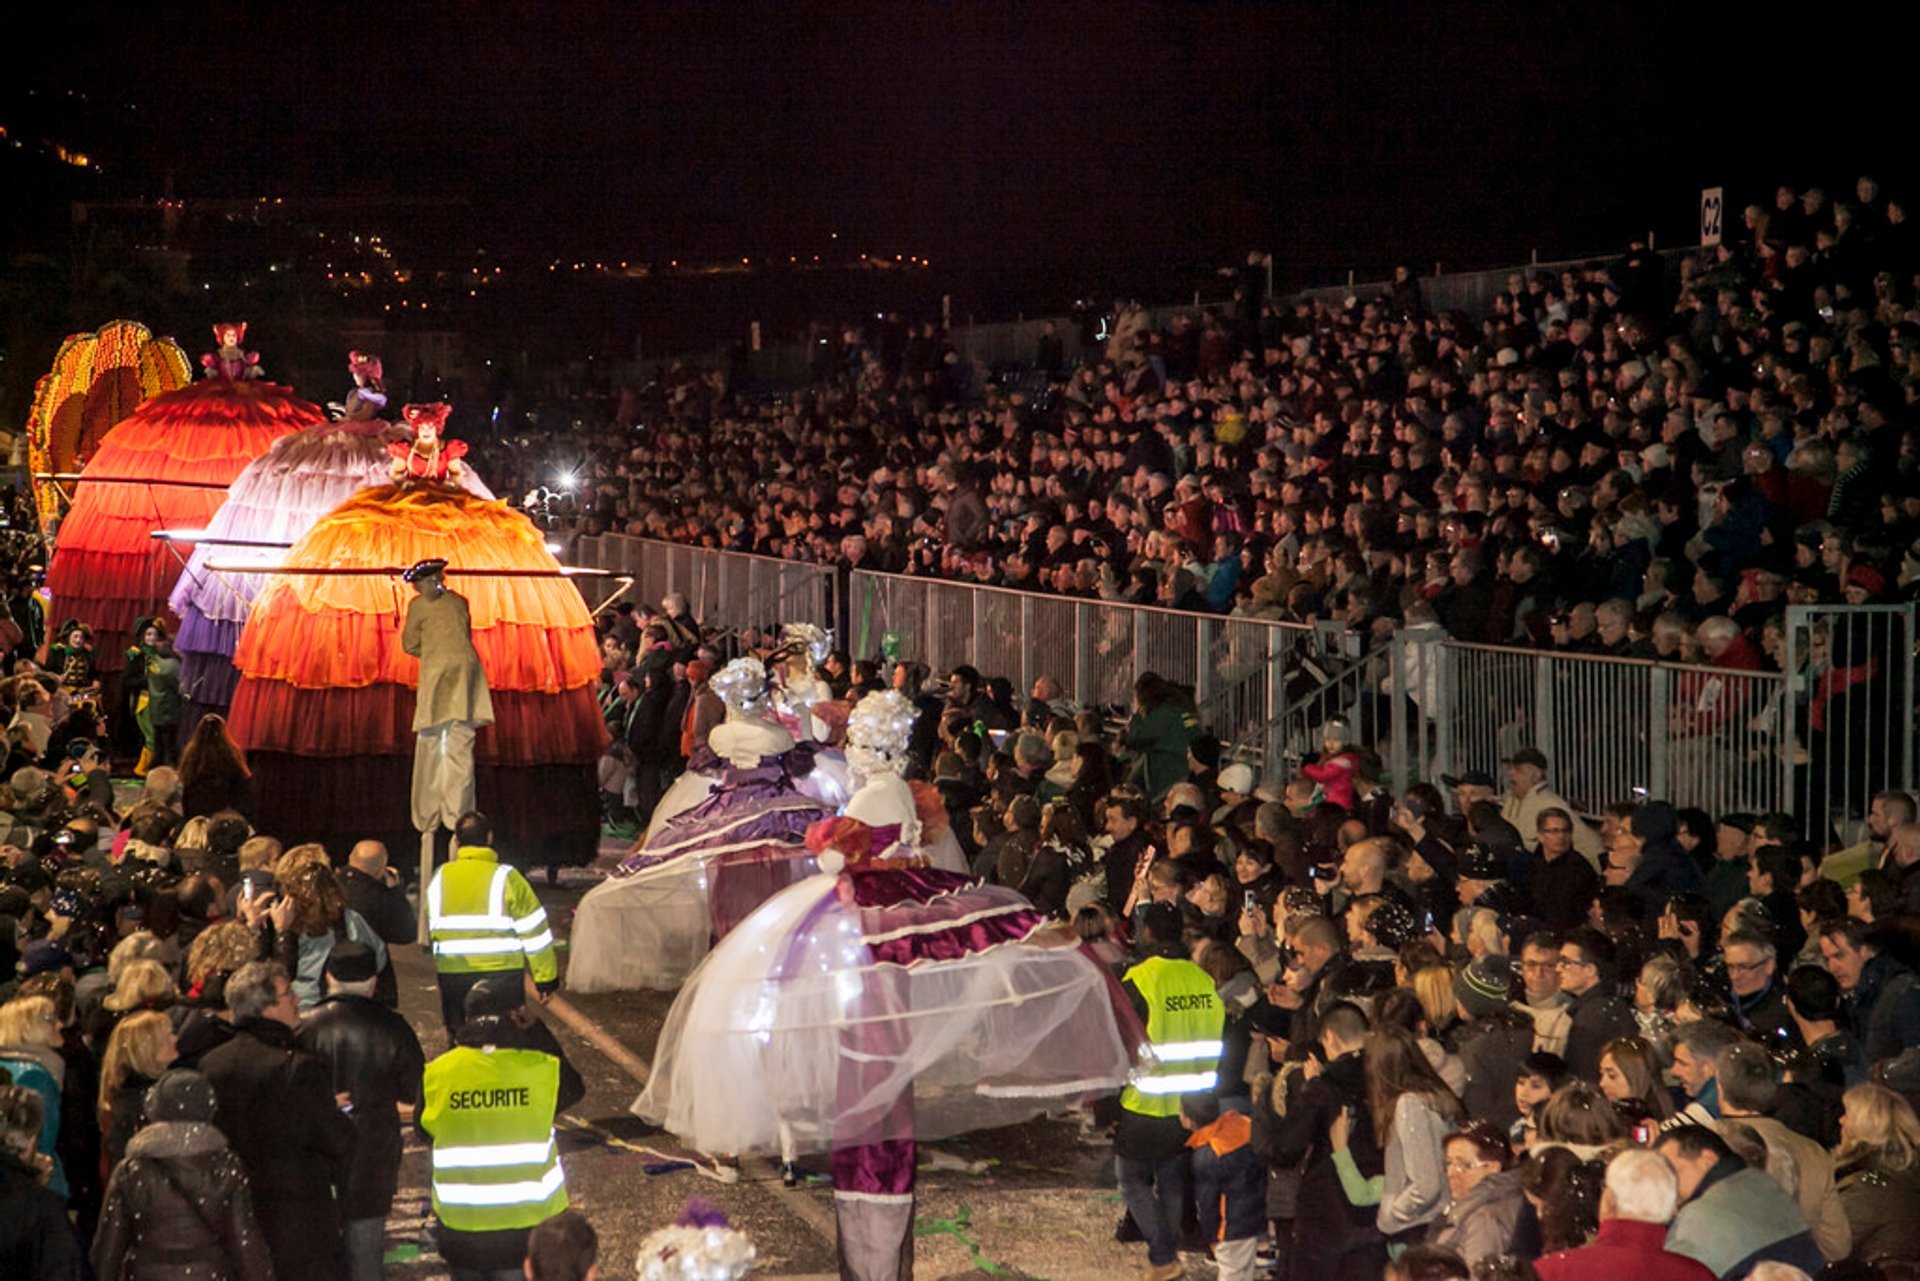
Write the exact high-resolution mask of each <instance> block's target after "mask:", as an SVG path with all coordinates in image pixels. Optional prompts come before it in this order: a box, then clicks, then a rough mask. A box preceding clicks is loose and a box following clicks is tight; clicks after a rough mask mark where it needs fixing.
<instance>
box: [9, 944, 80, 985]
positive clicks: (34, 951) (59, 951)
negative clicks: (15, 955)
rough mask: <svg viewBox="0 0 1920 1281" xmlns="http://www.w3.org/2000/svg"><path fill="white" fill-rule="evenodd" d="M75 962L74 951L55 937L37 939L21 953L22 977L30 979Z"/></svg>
mask: <svg viewBox="0 0 1920 1281" xmlns="http://www.w3.org/2000/svg"><path fill="white" fill-rule="evenodd" d="M72 964H73V953H71V952H69V951H67V949H66V948H65V947H63V946H61V945H60V944H59V943H57V942H55V941H54V940H53V939H35V940H34V941H33V942H31V943H29V944H27V947H26V950H25V951H24V952H22V953H21V954H20V977H21V978H23V979H30V978H32V977H33V976H34V975H36V974H50V973H52V972H53V971H55V970H61V969H65V968H66V967H67V966H69V965H72Z"/></svg>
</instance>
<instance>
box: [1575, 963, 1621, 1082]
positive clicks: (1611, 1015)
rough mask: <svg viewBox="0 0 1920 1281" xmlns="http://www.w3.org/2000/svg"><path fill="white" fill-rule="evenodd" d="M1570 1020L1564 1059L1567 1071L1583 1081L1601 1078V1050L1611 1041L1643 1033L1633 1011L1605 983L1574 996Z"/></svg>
mask: <svg viewBox="0 0 1920 1281" xmlns="http://www.w3.org/2000/svg"><path fill="white" fill-rule="evenodd" d="M1567 1017H1568V1019H1569V1020H1570V1022H1569V1026H1568V1028H1567V1048H1566V1052H1565V1054H1564V1056H1563V1057H1565V1059H1566V1060H1567V1069H1568V1070H1569V1071H1570V1072H1572V1073H1573V1074H1574V1075H1575V1076H1577V1077H1579V1078H1580V1079H1581V1080H1583V1081H1597V1080H1599V1079H1600V1051H1601V1050H1602V1049H1604V1048H1605V1047H1606V1044H1607V1042H1608V1041H1611V1040H1614V1039H1615V1038H1617V1037H1622V1036H1632V1035H1633V1034H1634V1033H1635V1032H1637V1031H1639V1024H1637V1023H1635V1022H1634V1020H1633V1010H1632V1009H1631V1008H1630V1007H1629V1006H1628V1005H1627V1003H1626V1002H1624V1001H1622V1000H1621V999H1620V998H1619V997H1617V996H1614V995H1613V994H1612V993H1611V992H1610V991H1609V990H1608V985H1607V984H1605V983H1599V984H1595V985H1594V986H1593V987H1590V988H1588V989H1587V990H1586V991H1585V992H1582V993H1581V994H1580V995H1579V996H1576V997H1574V998H1573V1004H1571V1005H1569V1006H1568V1007H1567Z"/></svg>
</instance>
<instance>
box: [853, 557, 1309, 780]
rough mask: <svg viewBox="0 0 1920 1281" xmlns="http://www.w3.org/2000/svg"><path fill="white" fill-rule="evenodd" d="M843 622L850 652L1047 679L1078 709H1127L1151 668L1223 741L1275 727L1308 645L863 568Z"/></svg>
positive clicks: (1305, 636) (1273, 630) (1262, 625)
mask: <svg viewBox="0 0 1920 1281" xmlns="http://www.w3.org/2000/svg"><path fill="white" fill-rule="evenodd" d="M847 622H848V628H849V634H848V637H847V639H848V642H849V644H850V646H851V647H852V649H853V652H854V653H856V654H871V653H874V652H877V651H879V650H880V649H881V648H882V647H883V643H884V644H885V647H886V648H888V649H889V650H890V651H891V652H893V653H894V654H895V655H896V656H898V657H900V658H913V659H918V660H919V661H921V662H923V663H926V664H927V665H928V666H929V667H931V668H933V669H934V670H935V671H936V672H938V671H943V670H948V669H951V668H953V667H956V666H958V665H960V664H962V663H970V664H972V665H973V666H975V667H977V668H979V669H980V671H982V672H983V673H986V674H988V675H998V676H1005V677H1007V678H1008V679H1009V680H1012V681H1015V682H1017V683H1018V685H1019V688H1020V689H1021V690H1022V691H1024V690H1026V689H1028V688H1030V687H1031V686H1032V684H1033V682H1034V680H1036V679H1037V678H1039V677H1041V676H1048V677H1052V678H1053V679H1054V680H1056V681H1058V682H1059V683H1060V685H1061V687H1062V689H1064V690H1066V691H1067V692H1069V693H1071V694H1072V696H1073V697H1074V698H1076V699H1078V700H1079V701H1080V702H1082V703H1086V704H1089V705H1092V704H1117V705H1119V706H1121V707H1126V706H1129V705H1131V703H1132V701H1133V683H1134V681H1135V680H1136V679H1137V678H1138V677H1139V676H1141V675H1142V674H1144V673H1146V672H1156V673H1158V674H1159V675H1161V676H1163V677H1165V678H1166V679H1168V680H1170V681H1173V682H1175V683H1176V684H1180V685H1186V686H1188V687H1190V688H1191V689H1192V690H1193V692H1194V701H1195V702H1196V703H1197V704H1198V705H1199V708H1200V718H1201V722H1202V724H1204V725H1206V726H1207V728H1208V729H1210V730H1211V731H1212V732H1213V733H1215V734H1218V735H1219V736H1220V737H1221V738H1222V739H1224V740H1227V741H1229V742H1232V741H1235V740H1237V739H1241V738H1243V737H1245V736H1248V735H1253V736H1255V737H1256V738H1264V737H1265V736H1267V735H1268V734H1269V727H1270V726H1271V727H1275V728H1274V729H1273V730H1272V732H1273V733H1278V732H1279V731H1278V729H1277V727H1278V726H1279V724H1280V723H1281V721H1282V712H1283V710H1284V708H1285V706H1286V704H1287V702H1288V691H1287V686H1288V682H1289V681H1290V680H1295V679H1299V678H1301V676H1302V675H1303V673H1304V672H1305V671H1306V670H1308V668H1307V662H1308V656H1309V651H1310V650H1311V649H1312V647H1314V646H1315V645H1316V640H1315V635H1314V630H1313V629H1312V628H1310V627H1307V626H1304V625H1302V624H1297V623H1275V622H1268V621H1265V620H1262V619H1253V618H1227V617H1221V616H1219V615H1214V614H1190V613H1183V612H1180V611H1176V610H1170V609H1159V608H1156V607H1153V606H1148V605H1125V604H1119V603H1116V602H1111V601H1097V600H1080V599H1077V598H1073V597H1064V596H1042V595H1038V594H1036V593H1032V592H1017V591H1009V590H1007V589H1005V588H999V587H984V586H979V585H975V584H971V583H953V582H943V581H940V580H937V579H929V578H912V577H907V576H903V575H898V574H879V573H873V572H870V571H867V570H855V571H853V573H852V574H851V575H850V582H849V594H848V620H847ZM1306 679H1308V680H1309V681H1310V680H1311V677H1307V678H1306Z"/></svg>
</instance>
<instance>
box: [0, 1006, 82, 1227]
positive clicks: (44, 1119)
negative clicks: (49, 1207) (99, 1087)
mask: <svg viewBox="0 0 1920 1281" xmlns="http://www.w3.org/2000/svg"><path fill="white" fill-rule="evenodd" d="M60 1040H61V1032H60V1014H59V1010H58V1007H56V1006H55V1005H54V1003H53V1001H52V1000H51V999H50V998H48V997H44V996H16V997H15V998H14V999H13V1000H11V1001H8V1002H7V1003H6V1004H5V1005H0V1071H4V1072H6V1073H7V1074H8V1076H9V1078H10V1079H11V1081H12V1083H13V1084H14V1085H17V1086H20V1087H22V1088H24V1089H28V1090H31V1091H33V1092H34V1093H35V1094H37V1095H39V1096H40V1102H41V1104H42V1107H41V1112H40V1139H39V1143H38V1144H37V1150H38V1152H39V1154H40V1155H41V1156H44V1157H46V1158H48V1160H49V1161H50V1162H51V1163H52V1173H51V1174H50V1175H48V1177H47V1188H48V1189H49V1190H50V1191H51V1192H53V1194H54V1195H56V1196H58V1197H60V1198H61V1200H63V1201H64V1200H65V1199H66V1196H67V1176H66V1170H65V1165H64V1162H62V1161H61V1159H60V1153H59V1150H58V1148H59V1140H60V1093H61V1083H62V1082H63V1081H65V1080H66V1066H65V1064H64V1063H63V1062H62V1060H61V1057H60V1050H59V1045H60Z"/></svg>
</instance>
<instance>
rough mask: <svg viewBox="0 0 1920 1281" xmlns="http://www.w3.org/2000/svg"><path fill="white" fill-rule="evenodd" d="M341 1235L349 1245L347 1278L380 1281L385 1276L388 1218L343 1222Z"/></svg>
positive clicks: (349, 1279)
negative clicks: (384, 1261)
mask: <svg viewBox="0 0 1920 1281" xmlns="http://www.w3.org/2000/svg"><path fill="white" fill-rule="evenodd" d="M340 1238H341V1241H342V1243H343V1244H344V1245H345V1247H346V1255H347V1281H380V1278H381V1277H383V1276H385V1275H386V1265H385V1264H384V1263H383V1262H382V1259H383V1257H384V1256H385V1254H386V1249H387V1221H386V1220H385V1219H348V1220H347V1221H346V1222H345V1223H344V1224H342V1225H341V1232H340Z"/></svg>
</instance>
